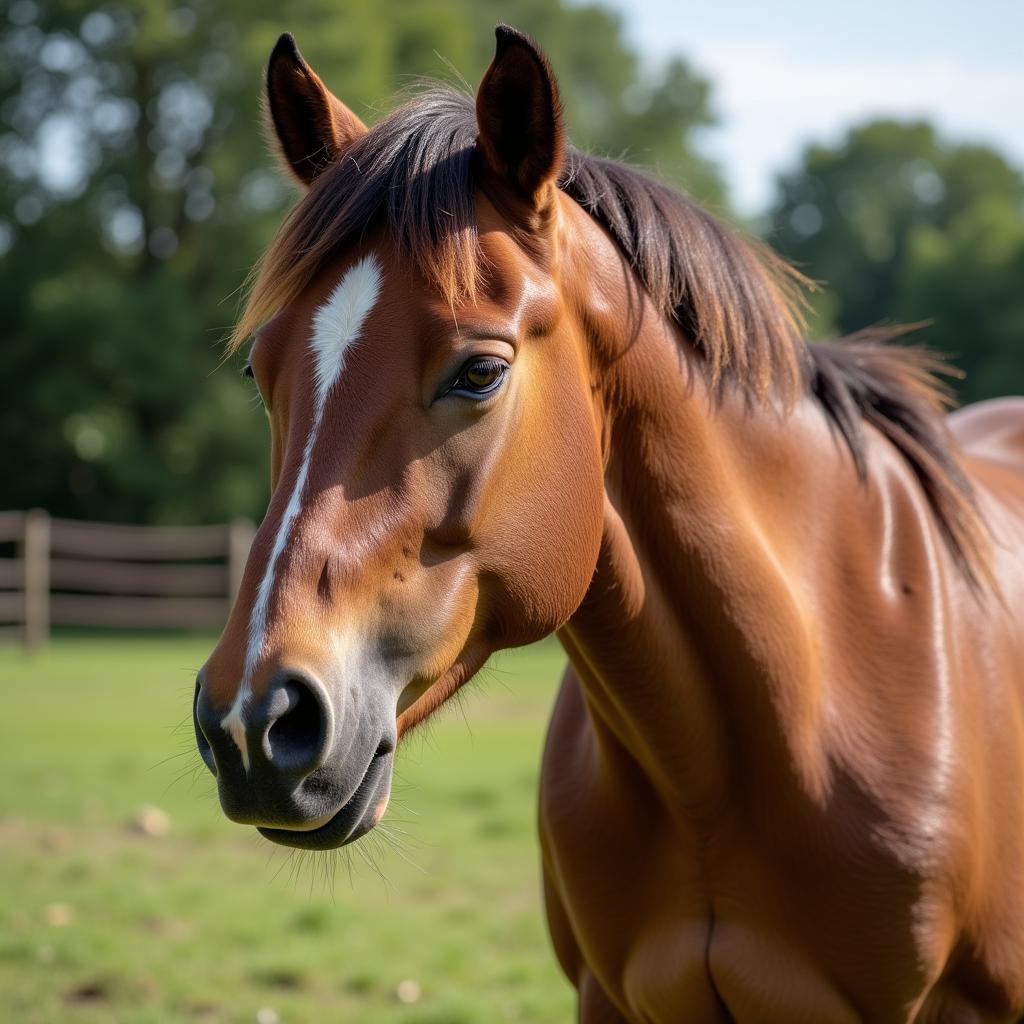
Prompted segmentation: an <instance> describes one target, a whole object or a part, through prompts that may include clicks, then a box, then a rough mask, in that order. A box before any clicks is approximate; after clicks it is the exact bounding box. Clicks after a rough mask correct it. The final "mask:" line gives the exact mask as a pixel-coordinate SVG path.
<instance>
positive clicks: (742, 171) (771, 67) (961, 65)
mask: <svg viewBox="0 0 1024 1024" xmlns="http://www.w3.org/2000/svg"><path fill="white" fill-rule="evenodd" d="M908 50H909V48H908ZM689 56H690V57H691V59H692V60H693V63H694V64H695V65H696V67H697V68H698V69H700V71H702V72H703V73H704V74H706V75H708V76H709V77H710V78H711V80H712V81H713V83H714V85H715V91H714V96H715V103H716V107H717V110H718V113H719V114H720V116H721V125H720V127H719V128H718V129H716V130H715V131H714V132H713V133H712V134H711V136H710V138H709V140H708V142H709V145H708V148H709V149H710V150H711V151H712V152H713V154H714V155H715V156H716V157H718V159H719V160H720V161H721V163H722V165H723V169H724V170H725V172H726V175H727V178H728V180H729V184H730V186H731V189H732V194H733V198H734V201H735V202H736V205H737V206H738V207H739V208H740V209H741V210H742V211H744V212H749V213H754V212H758V211H760V210H762V209H763V208H764V207H765V205H766V204H767V203H768V201H769V200H770V198H771V195H772V187H773V182H774V175H775V174H776V173H777V172H778V171H780V170H784V169H786V168H788V167H790V166H792V165H793V164H794V163H795V161H796V160H797V158H798V156H799V153H800V150H801V148H802V147H803V145H805V144H806V143H807V142H810V141H818V140H823V141H834V140H836V139H837V138H838V137H839V136H840V135H841V134H842V132H843V131H844V130H845V129H846V128H847V127H848V126H849V125H850V124H852V123H855V122H858V121H863V120H866V119H868V118H873V117H882V116H888V117H898V118H913V117H923V118H928V119H929V120H931V121H933V122H934V123H935V124H936V125H937V126H938V127H939V129H940V130H941V131H943V132H944V133H945V134H946V135H947V136H949V137H952V138H956V139H962V140H965V141H974V142H985V143H989V144H993V145H995V146H996V147H997V148H999V149H1001V150H1003V151H1004V152H1005V153H1006V154H1007V156H1009V157H1010V158H1011V159H1012V160H1014V161H1015V162H1017V163H1018V164H1024V118H1022V117H1021V113H1020V111H1021V106H1022V101H1024V65H1013V66H1011V65H1002V66H999V65H996V66H992V67H985V66H979V65H977V64H972V63H969V62H968V61H966V60H962V59H958V58H954V57H949V56H932V57H929V56H922V57H914V56H913V55H912V54H911V55H909V56H907V57H905V58H904V59H903V60H901V61H900V62H898V63H896V62H893V63H892V64H889V65H882V66H880V65H879V64H878V63H874V62H873V63H871V64H864V63H861V62H854V61H851V60H841V61H835V60H827V59H824V58H823V57H822V56H821V55H820V54H807V55H802V54H794V53H793V52H791V50H788V49H787V48H785V47H784V46H782V45H781V44H775V43H770V42H766V43H753V42H747V43H738V44H732V45H724V46H723V45H721V44H720V43H717V44H716V45H714V46H713V47H711V46H709V47H706V48H705V47H700V46H699V47H696V48H691V50H690V53H689Z"/></svg>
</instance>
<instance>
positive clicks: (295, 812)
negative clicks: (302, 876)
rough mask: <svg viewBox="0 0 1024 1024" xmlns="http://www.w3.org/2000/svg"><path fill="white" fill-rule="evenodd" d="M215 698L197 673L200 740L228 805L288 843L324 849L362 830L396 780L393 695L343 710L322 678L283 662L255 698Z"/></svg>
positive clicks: (235, 817) (240, 818)
mask: <svg viewBox="0 0 1024 1024" xmlns="http://www.w3.org/2000/svg"><path fill="white" fill-rule="evenodd" d="M236 704H238V706H237V708H236V707H232V708H223V707H220V708H218V707H216V706H214V704H213V703H212V702H211V701H210V699H209V695H208V693H207V691H206V688H205V686H204V678H203V673H202V672H200V675H199V679H198V680H197V682H196V691H195V699H194V701H193V722H194V725H195V732H196V743H197V745H198V747H199V753H200V755H201V756H202V758H203V761H204V762H205V763H206V766H207V767H208V768H209V769H210V771H211V772H213V774H214V776H215V777H216V779H217V792H218V795H219V797H220V803H221V807H222V808H223V810H224V813H225V814H226V815H227V817H228V818H230V819H231V820H232V821H236V822H239V823H241V824H246V825H255V826H256V827H257V828H258V829H259V831H260V833H261V834H262V835H264V836H265V837H266V838H267V839H270V840H272V841H273V842H275V843H280V844H282V845H284V846H294V847H299V848H301V849H312V850H326V849H331V848H333V847H337V846H342V845H344V844H345V843H349V842H352V840H354V839H358V838H359V836H361V835H364V834H365V833H366V832H368V831H369V830H370V829H371V828H373V826H374V825H375V824H376V823H377V821H379V820H380V817H381V815H382V814H383V812H384V808H385V807H386V805H387V800H388V796H389V794H390V790H391V773H392V766H393V759H394V749H395V718H394V709H393V707H392V708H390V709H388V707H387V702H386V701H385V700H382V701H381V702H380V706H379V707H377V706H376V702H367V701H360V702H359V703H358V705H357V706H353V707H350V708H347V709H345V710H346V713H345V714H344V715H340V714H339V713H338V712H337V710H336V706H337V702H336V701H335V700H332V697H331V694H330V693H329V692H328V689H327V688H326V687H325V686H324V685H323V683H322V682H321V681H320V680H319V679H317V678H316V677H315V676H314V675H312V674H311V673H309V672H306V671H304V670H301V669H294V668H282V669H279V670H278V671H277V672H276V673H275V675H274V676H273V677H272V678H271V680H270V682H269V684H268V685H267V688H266V690H265V692H264V693H263V694H262V695H261V696H260V697H259V698H258V699H250V700H248V701H245V702H236Z"/></svg>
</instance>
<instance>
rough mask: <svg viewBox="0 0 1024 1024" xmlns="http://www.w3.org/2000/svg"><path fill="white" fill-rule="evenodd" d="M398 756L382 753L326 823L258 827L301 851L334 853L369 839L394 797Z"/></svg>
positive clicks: (273, 837) (275, 838)
mask: <svg viewBox="0 0 1024 1024" xmlns="http://www.w3.org/2000/svg"><path fill="white" fill-rule="evenodd" d="M393 759H394V753H393V751H391V750H390V749H388V750H383V749H382V750H378V752H377V753H376V754H375V755H374V757H373V760H372V761H371V762H370V765H369V767H368V768H367V769H366V774H365V775H364V776H363V780H362V782H360V783H359V786H358V787H357V788H356V791H355V792H354V793H353V794H352V796H351V798H350V799H349V800H348V801H347V802H346V803H345V804H344V805H342V806H341V807H339V808H338V810H337V811H335V812H334V814H331V815H328V816H327V817H326V820H325V819H324V818H318V819H315V820H313V821H310V822H309V823H308V824H306V825H296V826H294V827H292V828H268V827H266V826H262V825H261V826H257V829H256V830H257V831H258V832H259V833H260V835H261V836H263V837H264V838H265V839H269V840H270V841H271V842H272V843H277V844H279V845H280V846H291V847H294V848H295V849H298V850H334V849H337V848H338V847H339V846H345V845H347V844H348V843H351V842H354V841H355V840H356V839H359V838H360V837H361V836H364V835H366V833H367V832H369V831H370V830H371V829H372V828H373V827H374V826H375V825H376V824H377V822H379V821H380V819H381V818H382V817H383V816H384V811H385V810H386V809H387V806H388V800H389V799H390V796H391V769H392V763H393Z"/></svg>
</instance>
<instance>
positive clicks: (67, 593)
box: [0, 510, 254, 647]
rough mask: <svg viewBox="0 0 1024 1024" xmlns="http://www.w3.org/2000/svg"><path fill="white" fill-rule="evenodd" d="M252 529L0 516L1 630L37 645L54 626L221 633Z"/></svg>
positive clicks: (241, 524) (247, 525)
mask: <svg viewBox="0 0 1024 1024" xmlns="http://www.w3.org/2000/svg"><path fill="white" fill-rule="evenodd" d="M253 533H254V527H253V524H252V523H251V522H250V521H249V520H247V519H236V520H234V521H233V522H231V523H227V524H224V525H218V526H114V525H110V524H105V523H82V522H76V521H74V520H71V519H51V518H50V516H48V515H47V514H46V513H45V512H43V511H39V510H34V511H31V512H0V633H2V634H3V635H7V636H11V637H14V638H20V639H21V640H23V642H24V643H25V645H26V646H28V647H37V646H39V645H40V644H42V643H45V642H46V640H47V638H48V637H49V634H50V627H51V626H100V627H114V628H119V629H133V628H139V629H210V628H213V629H219V628H220V627H221V626H223V624H224V622H225V620H226V619H227V615H228V611H229V609H230V607H231V601H232V600H233V599H234V595H235V593H236V592H237V590H238V585H239V583H240V581H241V575H242V569H243V568H244V566H245V560H246V558H247V557H248V554H249V546H250V544H251V543H252V538H253ZM4 551H9V552H10V555H9V557H3V553H4Z"/></svg>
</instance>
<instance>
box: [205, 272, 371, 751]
mask: <svg viewBox="0 0 1024 1024" xmlns="http://www.w3.org/2000/svg"><path fill="white" fill-rule="evenodd" d="M380 286H381V269H380V264H379V263H378V262H377V258H376V256H374V255H373V254H372V253H371V254H370V255H368V256H366V257H365V258H364V259H362V260H360V261H359V262H358V263H356V264H355V265H354V266H352V267H350V268H349V270H348V272H347V273H346V274H345V276H344V277H343V278H342V279H341V280H340V281H339V282H338V284H337V285H336V286H335V288H334V291H332V292H331V294H330V296H329V297H328V299H327V301H326V302H324V303H323V305H321V306H320V307H319V308H318V309H317V310H316V312H315V313H314V314H313V337H312V341H311V344H310V347H311V349H312V353H313V360H314V367H313V381H314V383H315V385H316V393H315V396H314V404H313V419H312V423H311V424H310V428H309V435H308V436H307V438H306V446H305V448H304V449H303V452H302V464H301V465H300V466H299V472H298V475H297V476H296V478H295V486H294V487H293V488H292V493H291V497H290V498H289V499H288V505H287V507H286V508H285V511H284V515H283V516H282V517H281V522H280V523H279V524H278V527H277V534H276V535H275V537H274V546H273V547H272V548H271V551H270V557H269V558H268V559H267V568H266V570H265V571H264V573H263V578H262V579H261V580H260V585H259V589H258V590H257V592H256V600H255V602H254V603H253V606H252V614H251V617H250V619H249V646H248V650H247V651H246V656H245V668H244V671H243V675H242V683H241V685H240V686H239V688H238V695H237V696H236V698H235V702H234V704H233V705H232V706H231V710H230V711H229V712H228V713H227V714H226V715H225V716H224V717H223V718H222V719H221V723H220V724H221V727H222V728H223V729H225V730H226V731H227V732H228V733H230V735H231V738H232V739H233V740H234V741H235V743H236V745H237V746H238V749H239V751H240V752H241V754H242V764H243V766H244V767H245V770H246V771H248V770H249V750H248V745H247V742H246V730H245V704H246V702H247V701H248V699H249V695H250V693H251V685H252V677H253V673H254V672H255V671H256V665H257V664H258V662H259V659H260V655H261V654H262V653H263V645H264V642H265V640H266V634H267V614H268V609H269V607H270V595H271V594H272V593H273V590H274V577H275V573H276V572H277V563H278V559H279V558H280V557H281V552H282V551H284V549H285V545H286V544H287V543H288V538H289V536H290V535H291V530H292V526H293V525H294V523H295V520H296V519H298V517H299V513H300V512H301V511H302V495H303V492H304V491H305V489H306V480H307V478H308V476H309V463H310V459H311V458H312V455H313V448H314V447H315V446H316V441H317V436H318V434H319V433H320V424H321V423H322V422H323V418H324V409H325V408H326V407H327V398H328V395H329V394H330V391H331V388H333V387H334V385H335V384H336V383H337V382H338V378H339V377H340V376H341V371H342V369H343V368H344V366H345V353H346V352H347V351H348V349H349V348H350V347H351V346H352V345H353V344H354V343H355V342H356V341H357V340H358V338H359V332H360V331H361V330H362V327H363V324H364V323H365V322H366V318H367V317H368V316H369V315H370V311H371V310H372V309H373V307H374V305H375V304H376V302H377V299H378V297H379V296H380Z"/></svg>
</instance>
